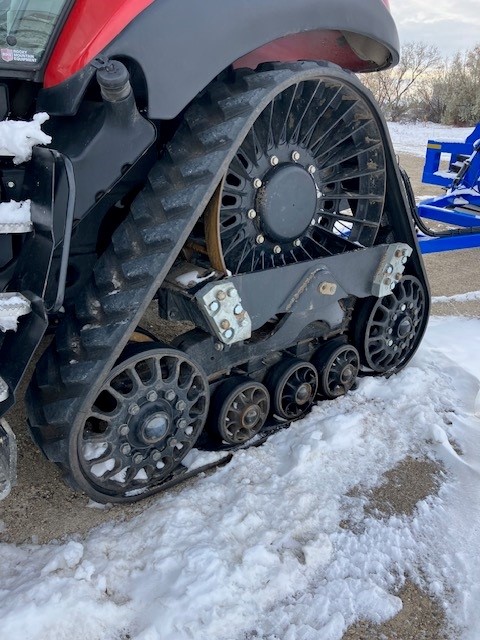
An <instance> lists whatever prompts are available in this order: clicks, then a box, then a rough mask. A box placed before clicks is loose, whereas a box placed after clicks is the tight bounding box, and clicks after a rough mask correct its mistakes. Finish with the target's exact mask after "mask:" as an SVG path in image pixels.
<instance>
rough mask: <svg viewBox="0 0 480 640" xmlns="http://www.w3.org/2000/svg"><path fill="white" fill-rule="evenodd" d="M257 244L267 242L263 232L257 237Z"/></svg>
mask: <svg viewBox="0 0 480 640" xmlns="http://www.w3.org/2000/svg"><path fill="white" fill-rule="evenodd" d="M255 242H256V243H257V244H263V243H264V242H265V236H264V235H262V234H261V233H260V234H259V235H258V236H257V237H256V238H255Z"/></svg>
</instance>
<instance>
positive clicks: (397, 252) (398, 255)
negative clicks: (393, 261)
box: [395, 249, 403, 258]
mask: <svg viewBox="0 0 480 640" xmlns="http://www.w3.org/2000/svg"><path fill="white" fill-rule="evenodd" d="M402 256H403V251H402V250H401V249H397V250H396V251H395V257H396V258H401V257H402Z"/></svg>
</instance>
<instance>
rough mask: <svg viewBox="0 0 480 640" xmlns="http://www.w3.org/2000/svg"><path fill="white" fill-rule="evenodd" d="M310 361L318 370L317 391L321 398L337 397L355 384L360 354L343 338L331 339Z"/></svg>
mask: <svg viewBox="0 0 480 640" xmlns="http://www.w3.org/2000/svg"><path fill="white" fill-rule="evenodd" d="M310 362H311V363H312V364H313V365H314V366H315V368H316V369H317V372H318V392H319V394H320V396H321V397H322V398H329V399H332V398H338V397H339V396H343V395H345V394H346V393H347V392H348V391H350V389H352V387H353V386H354V385H355V382H356V380H357V375H358V371H359V369H360V356H359V354H358V351H357V350H356V349H355V347H353V346H352V345H349V344H345V341H344V340H331V341H330V342H328V343H327V344H326V345H325V346H323V347H321V348H320V349H318V350H317V351H316V352H315V354H314V355H313V357H312V359H311V360H310Z"/></svg>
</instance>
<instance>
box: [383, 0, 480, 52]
mask: <svg viewBox="0 0 480 640" xmlns="http://www.w3.org/2000/svg"><path fill="white" fill-rule="evenodd" d="M390 6H391V10H392V13H393V16H394V18H395V21H396V23H397V27H398V30H399V33H400V39H401V41H402V42H408V41H410V40H421V41H424V42H427V43H428V44H433V45H436V46H437V47H438V48H439V49H440V51H441V52H442V54H443V55H445V56H451V55H453V54H454V53H455V52H456V51H458V50H465V49H471V48H472V47H473V46H475V45H476V44H480V0H463V1H462V2H458V1H457V2H455V1H453V0H435V2H427V1H426V0H390Z"/></svg>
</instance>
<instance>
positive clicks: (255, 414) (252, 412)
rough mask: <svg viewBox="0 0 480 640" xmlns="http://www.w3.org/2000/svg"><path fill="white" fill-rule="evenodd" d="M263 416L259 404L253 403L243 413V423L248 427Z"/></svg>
mask: <svg viewBox="0 0 480 640" xmlns="http://www.w3.org/2000/svg"><path fill="white" fill-rule="evenodd" d="M260 416H261V411H260V407H259V406H258V404H251V405H250V406H249V407H247V408H246V409H245V411H244V412H243V414H242V425H243V426H244V427H246V428H247V429H249V428H251V427H253V426H255V424H256V423H257V422H258V420H259V418H260Z"/></svg>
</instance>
